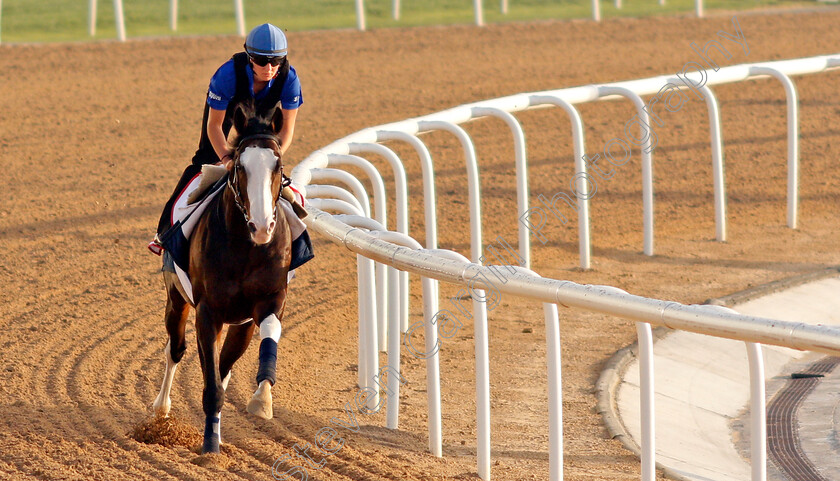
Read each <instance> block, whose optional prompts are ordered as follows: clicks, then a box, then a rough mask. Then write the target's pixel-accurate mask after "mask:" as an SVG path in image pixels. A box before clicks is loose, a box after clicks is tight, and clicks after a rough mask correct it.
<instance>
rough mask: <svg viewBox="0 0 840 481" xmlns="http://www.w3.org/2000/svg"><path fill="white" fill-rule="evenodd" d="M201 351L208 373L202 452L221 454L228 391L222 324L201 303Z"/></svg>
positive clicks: (198, 322)
mask: <svg viewBox="0 0 840 481" xmlns="http://www.w3.org/2000/svg"><path fill="white" fill-rule="evenodd" d="M195 330H196V337H197V340H198V352H199V357H200V358H201V370H202V372H203V374H204V393H203V396H202V399H201V405H202V408H203V409H204V416H205V421H204V443H203V444H202V446H201V453H202V454H205V453H218V452H219V444H220V443H221V415H222V404H224V400H225V390H224V389H223V388H222V379H221V376H220V375H219V350H218V349H217V348H216V346H217V345H218V343H219V335H220V334H221V332H222V331H221V323H217V322H215V320H214V319H213V317H212V313H211V312H210V309H209V308H208V307H207V305H206V304H204V303H200V304H199V305H198V306H197V307H196V319H195Z"/></svg>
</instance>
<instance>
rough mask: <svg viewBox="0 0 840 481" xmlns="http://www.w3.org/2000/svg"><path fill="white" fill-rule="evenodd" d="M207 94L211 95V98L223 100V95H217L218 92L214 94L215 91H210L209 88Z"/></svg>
mask: <svg viewBox="0 0 840 481" xmlns="http://www.w3.org/2000/svg"><path fill="white" fill-rule="evenodd" d="M207 96H208V97H210V98H211V99H213V100H222V97H221V96H219V95H216V94H214V93H213V92H211V91H209V90H208V91H207Z"/></svg>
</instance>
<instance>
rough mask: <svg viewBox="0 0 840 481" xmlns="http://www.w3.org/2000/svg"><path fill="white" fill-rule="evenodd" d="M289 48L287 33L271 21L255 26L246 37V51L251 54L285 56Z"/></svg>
mask: <svg viewBox="0 0 840 481" xmlns="http://www.w3.org/2000/svg"><path fill="white" fill-rule="evenodd" d="M288 49H289V45H288V43H287V42H286V35H285V34H284V33H283V31H282V30H280V29H279V28H277V27H275V26H274V25H272V24H270V23H264V24H262V25H260V26H258V27H254V29H253V30H251V32H250V33H248V37H247V38H246V39H245V51H246V52H248V53H249V54H251V55H263V56H266V57H285V56H286V53H287V52H288Z"/></svg>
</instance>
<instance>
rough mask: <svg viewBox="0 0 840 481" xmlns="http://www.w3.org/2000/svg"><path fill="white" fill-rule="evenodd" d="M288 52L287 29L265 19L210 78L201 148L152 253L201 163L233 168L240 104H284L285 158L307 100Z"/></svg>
mask: <svg viewBox="0 0 840 481" xmlns="http://www.w3.org/2000/svg"><path fill="white" fill-rule="evenodd" d="M287 53H288V44H287V42H286V35H285V34H284V33H283V31H282V30H280V29H279V28H277V27H275V26H274V25H271V24H269V23H264V24H262V25H260V26H258V27H255V28H254V29H253V30H251V32H250V33H249V34H248V37H247V38H246V39H245V51H244V52H240V53H237V54H235V55H233V57H231V59H230V60H228V61H227V62H225V63H224V64H222V66H221V67H219V69H218V70H217V71H216V73H215V74H214V75H213V77H212V78H211V79H210V87H209V89H208V90H207V102H206V103H205V106H204V119H203V120H202V125H201V139H200V140H199V143H198V150H196V152H195V155H194V156H193V158H192V163H191V164H190V165H188V166H187V168H186V169H185V170H184V173H183V174H182V175H181V180H180V181H178V185H177V186H176V187H175V192H173V194H172V196H171V197H170V199H169V200H168V201H167V203H166V205H165V206H164V208H163V213H162V214H161V218H160V221H159V222H158V228H157V235H155V239H154V240H153V241H152V242H151V243H149V250H151V251H152V252H153V253H155V254H157V255H160V254H161V252H162V247H161V244H160V235H161V234H163V233H164V232H165V231H166V230H167V229H168V228H169V227H170V226H172V224H173V223H174V219H173V205H175V203H176V201H177V200H178V198H179V197H181V196H182V195H186V194H187V192H185V191H187V190H189V189H187V187H188V186H190V185H191V184H195V185H196V186H197V185H198V182H194V183H193V182H192V181H193V180H196V177H197V176H199V174H200V173H201V166H202V165H204V164H221V165H224V166H225V167H227V168H228V169H230V167H231V163H232V160H233V150H232V149H231V148H230V146H229V145H228V143H227V137H228V133H229V132H230V129H231V126H232V125H233V114H234V112H235V111H236V107H237V106H238V105H239V104H241V103H244V102H253V104H254V106H255V107H256V109H257V111H258V112H260V111H263V112H265V111H269V110H271V109H273V108H274V107H278V108H280V109H281V110H282V112H283V126H282V129H281V130H280V133H279V135H278V140H279V141H280V153H281V156H282V154H284V153H285V152H286V151H287V150H288V149H289V146H290V145H291V143H292V136H293V134H294V130H295V120H296V117H297V109H298V108H299V107H300V106H301V104H303V96H302V95H301V92H300V81H299V80H298V76H297V72H295V69H294V67H292V66H291V65H290V64H289V60H288V57H287Z"/></svg>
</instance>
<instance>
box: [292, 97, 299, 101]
mask: <svg viewBox="0 0 840 481" xmlns="http://www.w3.org/2000/svg"><path fill="white" fill-rule="evenodd" d="M299 98H300V97H295V98H293V99H292V102H297V101H298V99H299Z"/></svg>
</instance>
